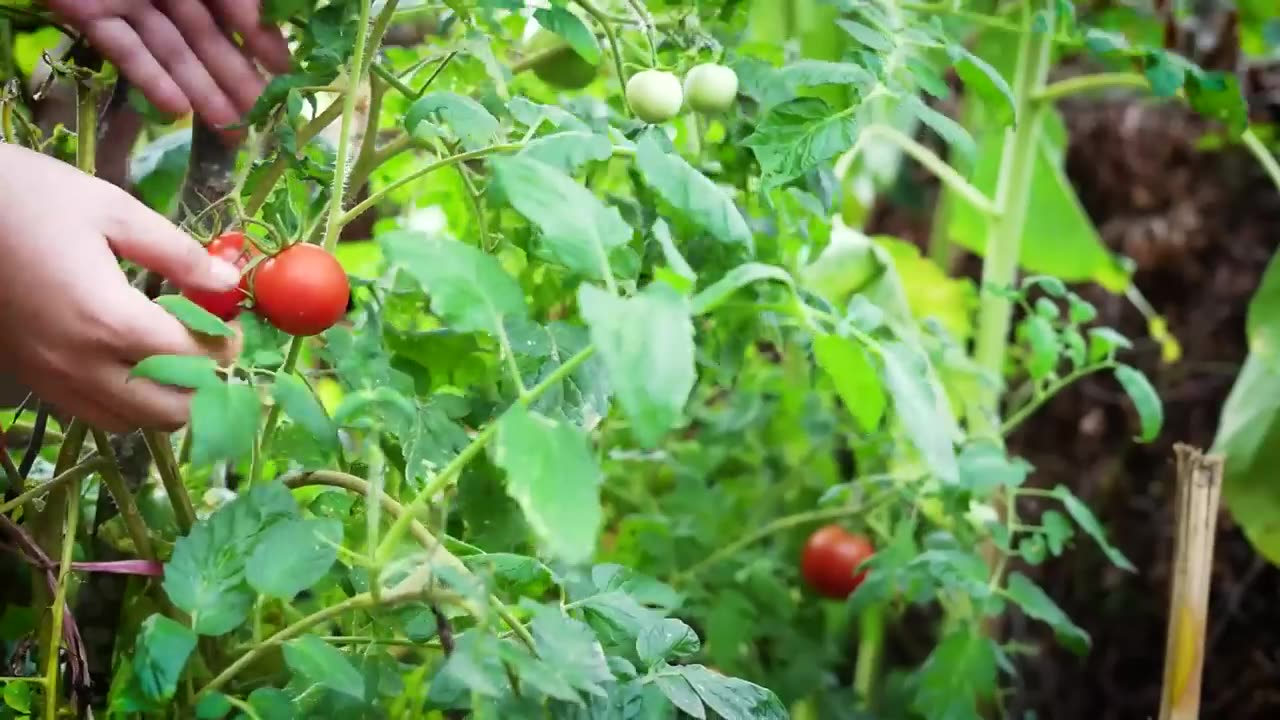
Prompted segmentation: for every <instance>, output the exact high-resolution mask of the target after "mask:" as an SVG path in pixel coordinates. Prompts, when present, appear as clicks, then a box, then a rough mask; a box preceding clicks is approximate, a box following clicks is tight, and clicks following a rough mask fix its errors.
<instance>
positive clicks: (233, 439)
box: [191, 383, 262, 465]
mask: <svg viewBox="0 0 1280 720" xmlns="http://www.w3.org/2000/svg"><path fill="white" fill-rule="evenodd" d="M261 411H262V403H260V402H259V401H258V394H257V393H256V392H254V389H253V388H252V387H249V386H248V385H230V384H225V383H214V384H212V385H205V386H203V387H201V388H199V389H198V390H196V394H195V397H193V398H192V399H191V462H192V463H193V464H195V465H209V464H212V463H214V462H217V461H219V460H226V461H229V462H234V461H236V460H239V459H240V458H244V457H248V456H249V454H250V453H251V452H253V443H254V438H255V437H256V435H257V431H258V416H259V414H260V413H261Z"/></svg>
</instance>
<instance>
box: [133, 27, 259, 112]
mask: <svg viewBox="0 0 1280 720" xmlns="http://www.w3.org/2000/svg"><path fill="white" fill-rule="evenodd" d="M129 20H130V22H131V23H132V24H133V27H134V29H135V30H137V32H138V35H139V36H140V37H141V38H142V42H143V43H144V44H146V46H147V49H148V50H150V51H151V53H152V54H153V55H155V57H156V59H157V60H159V61H160V64H161V65H162V66H164V68H165V70H167V71H168V72H169V75H170V76H171V77H172V78H173V80H174V82H176V83H177V84H178V87H180V88H182V91H183V92H184V93H186V96H187V98H188V99H189V100H190V101H191V107H192V108H193V109H194V110H195V112H196V114H197V115H199V116H200V117H202V118H204V120H205V121H206V122H207V123H209V124H210V125H231V124H233V123H235V122H236V121H237V120H239V119H240V113H239V112H238V111H236V108H235V104H234V103H232V101H231V98H229V97H227V95H226V93H224V92H223V91H222V88H220V87H218V83H217V82H215V81H214V79H213V76H212V75H210V74H209V71H208V70H206V69H205V67H204V65H203V64H202V63H201V62H200V59H199V58H197V57H196V54H195V52H193V51H192V50H191V48H190V46H188V45H187V41H186V40H184V39H183V37H182V33H180V32H178V28H176V27H174V25H173V23H172V22H170V21H169V18H167V17H165V16H164V14H162V13H161V12H159V11H158V10H156V9H155V8H154V7H152V6H151V4H150V3H146V4H143V5H141V6H139V9H138V11H137V12H136V13H135V14H134V15H132V16H131V17H130V18H129Z"/></svg>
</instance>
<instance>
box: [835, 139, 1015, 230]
mask: <svg viewBox="0 0 1280 720" xmlns="http://www.w3.org/2000/svg"><path fill="white" fill-rule="evenodd" d="M876 136H878V137H880V138H881V139H884V140H888V141H889V142H891V143H893V144H894V145H897V146H898V147H899V148H901V149H902V151H903V152H905V153H906V154H908V155H910V156H911V157H912V158H913V159H914V160H915V161H916V162H918V163H920V164H921V165H923V166H924V167H925V169H926V170H928V171H929V172H931V173H933V175H934V177H936V178H938V179H939V180H941V181H942V183H943V184H944V185H946V186H947V187H948V188H950V189H951V190H953V191H954V192H956V193H958V194H960V195H961V196H962V197H963V198H964V199H965V200H966V201H968V202H969V204H970V205H973V206H974V208H976V209H977V210H978V211H979V212H981V213H982V214H984V215H997V214H999V209H998V208H997V207H996V205H995V203H993V202H992V201H991V199H990V198H988V197H987V196H986V195H984V194H983V193H982V191H981V190H979V189H978V188H976V187H974V186H973V185H972V184H971V183H970V182H969V181H968V180H965V179H964V177H963V176H962V175H961V174H960V173H958V172H956V170H955V168H953V167H951V166H950V165H948V164H947V162H946V161H945V160H943V159H942V158H940V157H938V155H937V153H935V152H933V151H932V150H930V149H929V148H927V147H925V146H924V145H921V144H920V143H918V142H916V141H915V140H913V139H912V138H911V137H909V136H908V135H906V134H904V133H903V132H902V131H900V130H898V129H897V128H894V127H891V126H889V125H870V126H868V127H867V128H866V129H864V130H863V131H862V133H861V134H860V135H859V136H858V140H859V142H857V143H855V144H854V151H856V150H859V149H861V148H862V147H865V145H864V143H863V138H866V139H867V141H870V139H871V138H872V137H876ZM852 152H853V151H851V154H852ZM849 159H850V160H851V159H852V158H849ZM841 160H842V162H843V161H844V159H843V158H842V159H841Z"/></svg>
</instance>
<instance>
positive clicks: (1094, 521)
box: [1053, 485, 1138, 572]
mask: <svg viewBox="0 0 1280 720" xmlns="http://www.w3.org/2000/svg"><path fill="white" fill-rule="evenodd" d="M1053 496H1054V497H1056V498H1058V500H1059V501H1060V502H1061V503H1062V507H1063V509H1064V510H1066V511H1067V514H1068V515H1070V516H1071V519H1072V520H1074V521H1075V523H1076V525H1079V526H1080V529H1081V530H1083V531H1084V532H1085V534H1087V535H1088V536H1089V537H1091V538H1093V541H1094V542H1096V543H1098V547H1100V548H1102V552H1104V553H1106V556H1107V559H1108V560H1110V561H1111V564H1112V565H1115V566H1116V567H1118V568H1120V569H1122V570H1128V571H1129V572H1137V571H1138V569H1137V568H1135V567H1134V566H1133V563H1131V562H1129V558H1127V557H1125V556H1124V553H1122V552H1120V551H1119V550H1118V549H1116V548H1115V546H1113V545H1112V544H1111V543H1110V542H1107V533H1106V531H1105V530H1103V529H1102V524H1101V523H1099V522H1098V518H1096V517H1094V515H1093V511H1092V510H1090V509H1089V506H1088V505H1085V504H1084V503H1083V502H1081V501H1080V499H1079V498H1077V497H1076V496H1075V495H1074V494H1072V492H1071V490H1069V489H1067V487H1066V486H1065V485H1058V486H1057V487H1055V488H1054V489H1053Z"/></svg>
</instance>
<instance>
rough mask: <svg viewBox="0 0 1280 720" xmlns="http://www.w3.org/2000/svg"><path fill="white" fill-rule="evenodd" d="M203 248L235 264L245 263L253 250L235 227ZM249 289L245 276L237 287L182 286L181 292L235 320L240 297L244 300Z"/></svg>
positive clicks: (196, 302) (210, 309)
mask: <svg viewBox="0 0 1280 720" xmlns="http://www.w3.org/2000/svg"><path fill="white" fill-rule="evenodd" d="M204 249H205V252H207V253H209V254H210V255H213V256H214V257H218V258H221V259H223V260H226V261H227V262H229V263H231V264H233V265H235V266H236V267H238V268H243V267H244V266H245V265H246V264H248V262H249V258H250V257H251V256H252V255H253V254H254V253H255V252H256V250H255V248H254V247H253V245H248V246H247V249H246V244H245V238H244V233H242V232H239V231H236V230H232V231H230V232H225V233H223V234H221V235H219V236H218V237H216V238H214V239H213V240H211V241H210V242H209V244H208V245H206V246H205V248H204ZM248 290H249V285H248V279H247V278H245V279H242V280H241V281H240V285H239V287H236V288H232V289H231V290H224V291H222V292H209V291H205V290H184V291H183V292H182V294H183V296H184V297H186V298H187V299H188V300H190V301H191V302H193V303H195V304H197V305H199V306H200V307H202V308H204V309H205V310H208V311H209V312H210V313H212V314H214V315H216V316H218V317H219V318H221V319H223V320H234V319H235V317H236V316H237V315H239V314H240V301H241V300H244V298H245V295H246V294H247V293H248Z"/></svg>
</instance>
